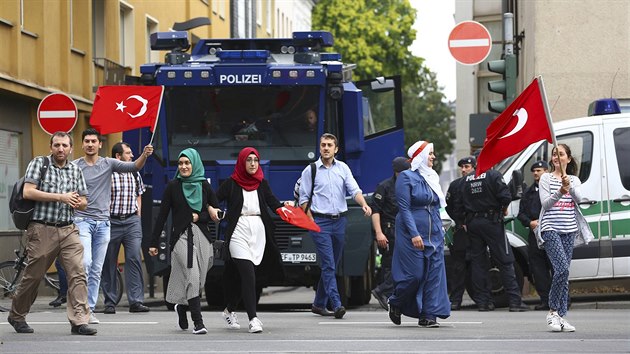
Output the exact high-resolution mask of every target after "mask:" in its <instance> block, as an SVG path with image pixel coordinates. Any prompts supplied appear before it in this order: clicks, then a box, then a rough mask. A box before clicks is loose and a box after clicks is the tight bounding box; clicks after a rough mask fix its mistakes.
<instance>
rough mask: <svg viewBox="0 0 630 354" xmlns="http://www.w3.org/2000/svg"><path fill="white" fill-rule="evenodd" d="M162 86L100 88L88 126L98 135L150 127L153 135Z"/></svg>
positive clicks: (158, 111) (158, 112)
mask: <svg viewBox="0 0 630 354" xmlns="http://www.w3.org/2000/svg"><path fill="white" fill-rule="evenodd" d="M163 93H164V86H101V87H99V88H98V90H97V91H96V98H95V99H94V107H92V115H91V116H90V125H91V126H93V127H94V129H96V130H98V132H99V133H101V134H110V133H118V132H123V131H127V130H132V129H138V128H143V127H149V129H150V130H151V131H152V132H153V131H154V130H155V126H156V124H157V118H158V115H159V114H160V106H161V104H162V94H163Z"/></svg>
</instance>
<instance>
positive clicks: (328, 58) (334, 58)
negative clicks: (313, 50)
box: [319, 53, 341, 61]
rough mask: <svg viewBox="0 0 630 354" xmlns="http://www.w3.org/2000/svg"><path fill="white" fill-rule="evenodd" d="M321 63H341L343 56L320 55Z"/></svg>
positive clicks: (337, 54)
mask: <svg viewBox="0 0 630 354" xmlns="http://www.w3.org/2000/svg"><path fill="white" fill-rule="evenodd" d="M319 56H320V60H321V61H341V54H339V53H320V54H319Z"/></svg>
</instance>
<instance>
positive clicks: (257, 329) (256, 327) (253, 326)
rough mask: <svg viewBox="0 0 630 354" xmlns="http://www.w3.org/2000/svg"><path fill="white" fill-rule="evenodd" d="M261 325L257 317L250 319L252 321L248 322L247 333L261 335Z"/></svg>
mask: <svg viewBox="0 0 630 354" xmlns="http://www.w3.org/2000/svg"><path fill="white" fill-rule="evenodd" d="M262 325H263V324H262V322H260V320H259V319H258V317H254V318H252V320H251V321H249V333H261V332H262V331H263V328H262Z"/></svg>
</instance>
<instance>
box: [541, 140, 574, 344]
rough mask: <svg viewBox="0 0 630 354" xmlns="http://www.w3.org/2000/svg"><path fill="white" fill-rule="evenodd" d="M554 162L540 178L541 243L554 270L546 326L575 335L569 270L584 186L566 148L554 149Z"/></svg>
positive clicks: (569, 151) (560, 146)
mask: <svg viewBox="0 0 630 354" xmlns="http://www.w3.org/2000/svg"><path fill="white" fill-rule="evenodd" d="M551 162H552V165H551V172H550V173H545V174H544V175H542V176H541V178H540V188H539V194H540V201H541V204H542V210H541V213H540V226H539V227H540V230H539V231H540V239H539V243H540V242H542V243H543V246H544V249H545V251H546V252H547V256H548V257H549V260H550V261H551V265H552V267H553V279H552V282H551V289H550V291H549V308H550V310H549V313H548V314H547V325H548V326H549V328H551V330H552V331H554V332H561V331H562V332H573V331H575V327H573V326H572V325H570V324H569V322H567V321H566V320H565V319H564V316H566V314H567V309H568V305H567V304H568V299H569V267H570V265H571V257H572V255H573V246H574V243H575V238H576V235H578V234H579V230H580V227H579V225H578V224H579V221H578V215H579V216H580V217H582V215H581V214H580V211H579V208H578V207H577V204H576V203H577V202H578V201H579V199H580V185H581V182H580V179H579V178H578V177H577V176H575V174H576V173H577V162H576V161H575V159H573V157H572V156H571V149H570V148H569V147H568V146H567V145H566V144H559V145H558V146H557V147H555V148H554V149H553V152H552V158H551ZM565 170H566V173H565V172H564V171H565ZM582 219H584V218H583V217H582ZM584 221H585V220H584Z"/></svg>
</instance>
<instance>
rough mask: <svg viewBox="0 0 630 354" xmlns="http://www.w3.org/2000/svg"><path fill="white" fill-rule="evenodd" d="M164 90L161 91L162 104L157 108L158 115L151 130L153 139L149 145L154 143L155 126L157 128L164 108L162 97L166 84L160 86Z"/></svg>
mask: <svg viewBox="0 0 630 354" xmlns="http://www.w3.org/2000/svg"><path fill="white" fill-rule="evenodd" d="M160 88H161V89H162V92H160V104H159V105H158V109H157V116H156V117H155V123H153V129H152V130H151V133H152V134H151V140H149V145H153V138H154V137H155V128H157V125H158V121H159V120H160V110H161V109H162V98H163V96H164V86H163V85H162V86H160Z"/></svg>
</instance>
